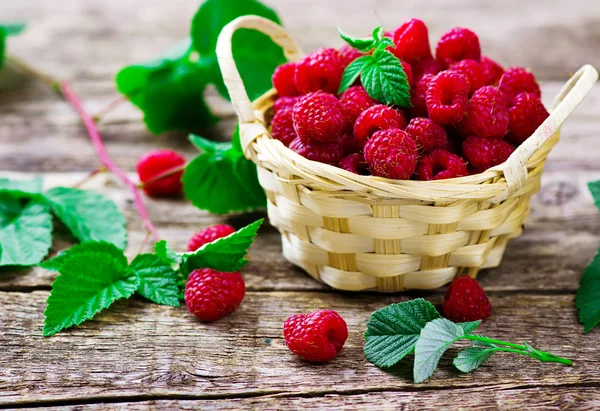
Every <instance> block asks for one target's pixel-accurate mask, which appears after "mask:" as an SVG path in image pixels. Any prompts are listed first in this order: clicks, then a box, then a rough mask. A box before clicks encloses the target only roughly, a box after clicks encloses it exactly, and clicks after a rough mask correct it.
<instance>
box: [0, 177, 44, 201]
mask: <svg viewBox="0 0 600 411" xmlns="http://www.w3.org/2000/svg"><path fill="white" fill-rule="evenodd" d="M43 184H44V181H43V180H42V178H41V177H39V176H36V177H34V178H33V179H31V180H11V179H8V178H0V194H10V195H11V196H13V197H24V198H28V197H36V196H37V195H38V194H40V193H41V192H42V186H43Z"/></svg>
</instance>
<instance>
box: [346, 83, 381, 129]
mask: <svg viewBox="0 0 600 411" xmlns="http://www.w3.org/2000/svg"><path fill="white" fill-rule="evenodd" d="M340 103H341V104H342V108H343V110H342V111H343V113H344V117H345V119H346V126H347V127H350V129H352V128H353V127H354V123H355V122H356V119H357V118H358V116H359V115H360V114H361V113H362V112H363V111H365V110H366V109H368V108H369V107H372V106H374V105H376V104H377V101H376V100H374V99H373V98H371V96H369V94H368V93H367V91H366V90H365V88H364V87H363V86H352V87H350V88H349V89H348V90H346V91H344V92H343V93H342V94H341V95H340Z"/></svg>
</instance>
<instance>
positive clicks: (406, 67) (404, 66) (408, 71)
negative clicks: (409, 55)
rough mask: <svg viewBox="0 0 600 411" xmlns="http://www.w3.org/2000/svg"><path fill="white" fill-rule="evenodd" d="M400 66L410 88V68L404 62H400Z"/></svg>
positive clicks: (411, 77) (411, 79) (411, 80)
mask: <svg viewBox="0 0 600 411" xmlns="http://www.w3.org/2000/svg"><path fill="white" fill-rule="evenodd" d="M400 64H402V70H404V74H405V75H406V82H407V83H408V85H409V86H410V87H412V83H413V72H412V66H411V65H410V64H408V63H407V62H406V61H401V62H400Z"/></svg>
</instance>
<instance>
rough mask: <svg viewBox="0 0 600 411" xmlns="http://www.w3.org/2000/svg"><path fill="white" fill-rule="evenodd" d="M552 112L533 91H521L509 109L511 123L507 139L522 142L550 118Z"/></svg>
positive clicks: (512, 141) (514, 142)
mask: <svg viewBox="0 0 600 411" xmlns="http://www.w3.org/2000/svg"><path fill="white" fill-rule="evenodd" d="M549 115H550V114H549V113H548V110H546V107H544V105H543V104H542V101H541V100H540V99H539V97H537V96H536V95H535V94H533V93H520V94H517V96H516V97H515V98H514V99H513V105H512V107H511V108H509V109H508V116H509V123H508V135H507V136H506V139H507V140H508V141H510V142H511V143H513V144H517V145H518V144H521V143H522V142H523V141H525V140H527V138H528V137H529V136H531V135H532V134H533V132H534V131H535V130H536V129H537V128H538V127H539V126H540V124H542V123H543V122H544V120H546V119H547V118H548V116H549Z"/></svg>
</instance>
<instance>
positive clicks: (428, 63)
mask: <svg viewBox="0 0 600 411" xmlns="http://www.w3.org/2000/svg"><path fill="white" fill-rule="evenodd" d="M411 67H412V72H413V84H414V85H415V86H416V85H417V84H418V82H419V81H420V80H421V79H422V78H423V76H425V75H426V74H433V75H436V74H438V73H439V72H440V71H442V66H440V62H439V61H437V60H435V59H427V60H423V61H420V62H418V63H416V64H413V65H412V66H411Z"/></svg>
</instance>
